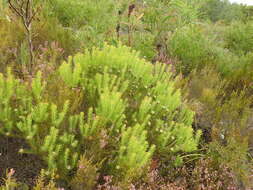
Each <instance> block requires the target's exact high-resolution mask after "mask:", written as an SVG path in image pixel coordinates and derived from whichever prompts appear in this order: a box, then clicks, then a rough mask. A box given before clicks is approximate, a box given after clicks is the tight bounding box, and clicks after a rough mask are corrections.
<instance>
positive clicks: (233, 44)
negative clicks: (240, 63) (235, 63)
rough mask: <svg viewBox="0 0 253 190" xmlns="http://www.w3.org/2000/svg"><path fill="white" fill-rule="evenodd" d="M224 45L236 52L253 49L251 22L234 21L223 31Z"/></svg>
mask: <svg viewBox="0 0 253 190" xmlns="http://www.w3.org/2000/svg"><path fill="white" fill-rule="evenodd" d="M225 42H226V45H225V46H226V47H227V48H228V49H230V50H232V51H233V52H235V53H236V54H239V55H240V54H247V53H250V52H252V51H253V23H252V22H248V23H246V24H244V23H240V22H234V23H232V24H231V26H229V28H228V29H227V31H226V32H225Z"/></svg>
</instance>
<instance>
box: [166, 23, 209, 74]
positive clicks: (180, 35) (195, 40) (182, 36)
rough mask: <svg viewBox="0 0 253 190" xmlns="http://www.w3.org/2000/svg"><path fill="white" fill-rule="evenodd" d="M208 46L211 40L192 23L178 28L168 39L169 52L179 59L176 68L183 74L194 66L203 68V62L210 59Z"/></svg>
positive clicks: (187, 72) (194, 67)
mask: <svg viewBox="0 0 253 190" xmlns="http://www.w3.org/2000/svg"><path fill="white" fill-rule="evenodd" d="M210 46H211V42H210V41H209V40H208V38H206V37H205V36H204V34H203V33H202V32H201V29H200V27H197V26H194V25H193V26H185V27H182V28H179V29H178V30H176V31H175V32H174V34H173V35H172V37H171V39H170V40H169V41H168V47H169V53H170V54H171V55H172V56H173V57H175V58H177V59H179V61H181V63H180V64H177V65H176V68H177V70H178V71H181V72H182V73H184V74H189V73H190V72H191V71H192V70H193V69H196V68H197V69H199V68H203V66H204V64H205V63H206V62H207V61H208V60H209V59H212V55H211V51H210V49H209V48H210ZM210 56H211V57H210Z"/></svg>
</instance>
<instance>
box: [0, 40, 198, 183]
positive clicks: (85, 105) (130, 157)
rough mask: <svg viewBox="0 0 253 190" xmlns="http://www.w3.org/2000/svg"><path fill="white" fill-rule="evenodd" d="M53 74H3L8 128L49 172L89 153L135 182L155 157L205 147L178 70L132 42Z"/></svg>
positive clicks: (1, 119)
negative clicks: (27, 78) (142, 53)
mask: <svg viewBox="0 0 253 190" xmlns="http://www.w3.org/2000/svg"><path fill="white" fill-rule="evenodd" d="M49 77H50V81H48V82H46V79H45V78H42V73H41V72H38V73H37V75H36V77H35V78H34V79H33V80H32V82H31V83H24V82H21V81H20V80H18V79H15V77H14V76H13V75H12V74H11V72H10V71H8V74H7V75H6V76H3V75H0V92H1V93H0V94H1V96H0V102H1V104H0V110H1V115H0V123H1V125H2V126H3V127H1V130H0V132H1V133H2V134H4V135H6V136H18V137H20V138H23V139H25V140H26V141H27V143H28V144H29V145H30V150H23V149H21V150H20V152H21V153H26V152H30V153H33V154H37V155H39V156H41V157H42V159H44V160H45V162H46V163H47V165H48V170H49V171H56V172H58V173H59V174H61V176H65V175H66V174H68V173H69V172H70V171H71V170H72V169H74V168H75V167H76V166H77V161H78V159H79V157H80V156H81V155H82V154H84V153H86V155H87V158H88V159H89V158H90V159H92V161H93V162H94V163H100V162H102V161H103V164H102V166H101V168H103V170H105V171H107V172H109V173H111V174H113V175H114V176H115V177H116V178H115V179H118V182H122V183H130V182H131V181H133V180H135V179H137V178H139V177H140V176H142V175H143V174H145V171H146V169H147V168H148V166H149V163H150V160H151V159H152V156H153V154H158V155H159V154H164V155H167V159H169V158H170V156H172V155H175V154H178V153H180V152H191V151H194V150H196V149H197V146H198V141H199V138H200V134H201V133H200V131H198V132H197V133H196V135H194V132H193V129H192V127H191V124H192V122H193V115H194V114H193V112H192V111H190V110H189V109H188V108H186V107H185V105H184V104H183V103H182V100H181V96H180V92H179V91H178V90H175V88H174V82H173V81H172V79H171V74H170V73H168V72H166V67H165V66H163V65H160V64H157V65H156V66H153V65H152V64H150V63H148V62H146V61H145V60H142V59H140V58H139V54H138V53H137V52H135V51H132V50H131V49H130V48H128V47H125V46H119V47H118V48H116V47H113V46H107V45H105V47H104V48H103V49H102V50H100V49H93V50H92V52H88V51H86V52H85V53H84V54H77V55H76V56H74V57H73V58H70V59H69V61H68V62H65V63H63V64H62V65H61V66H60V67H59V69H58V71H57V73H55V74H52V75H51V76H49ZM58 95H60V96H58ZM155 147H156V151H155ZM154 151H155V152H154ZM93 155H96V157H95V158H94V157H93ZM105 158H106V159H105ZM106 168H107V169H106ZM140 169H141V171H140ZM119 171H120V172H119Z"/></svg>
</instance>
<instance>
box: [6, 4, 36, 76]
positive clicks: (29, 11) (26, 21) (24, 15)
mask: <svg viewBox="0 0 253 190" xmlns="http://www.w3.org/2000/svg"><path fill="white" fill-rule="evenodd" d="M8 3H9V7H10V9H11V10H12V11H13V12H14V13H15V14H16V15H17V16H18V17H20V18H21V20H22V23H23V25H24V27H25V29H26V36H27V42H28V45H29V55H30V62H29V68H28V69H29V72H30V73H31V70H32V66H33V57H34V56H33V43H32V21H33V20H34V18H35V16H36V13H37V12H38V11H39V8H37V9H34V7H33V0H8Z"/></svg>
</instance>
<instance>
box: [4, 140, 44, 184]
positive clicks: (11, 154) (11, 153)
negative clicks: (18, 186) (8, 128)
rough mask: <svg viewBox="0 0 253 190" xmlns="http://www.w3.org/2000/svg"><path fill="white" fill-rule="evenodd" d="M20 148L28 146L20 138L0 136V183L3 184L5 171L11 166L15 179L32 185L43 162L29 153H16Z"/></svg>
mask: <svg viewBox="0 0 253 190" xmlns="http://www.w3.org/2000/svg"><path fill="white" fill-rule="evenodd" d="M21 148H29V147H28V146H27V144H26V143H25V142H24V141H23V140H22V139H17V138H6V137H3V136H0V185H1V184H3V182H4V178H5V176H6V171H7V170H8V169H11V168H13V169H14V170H15V174H14V177H15V178H16V180H17V181H19V182H21V183H25V184H27V185H28V186H32V185H33V184H34V183H35V181H36V178H37V176H38V174H39V173H40V170H41V169H42V168H45V164H44V163H43V161H42V160H40V159H39V158H38V157H36V156H34V155H31V154H20V153H18V151H19V149H21Z"/></svg>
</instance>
